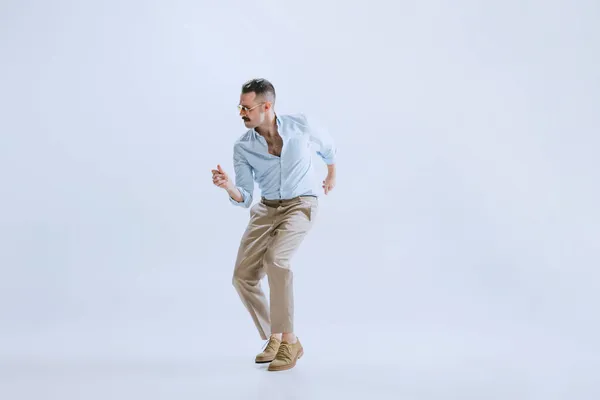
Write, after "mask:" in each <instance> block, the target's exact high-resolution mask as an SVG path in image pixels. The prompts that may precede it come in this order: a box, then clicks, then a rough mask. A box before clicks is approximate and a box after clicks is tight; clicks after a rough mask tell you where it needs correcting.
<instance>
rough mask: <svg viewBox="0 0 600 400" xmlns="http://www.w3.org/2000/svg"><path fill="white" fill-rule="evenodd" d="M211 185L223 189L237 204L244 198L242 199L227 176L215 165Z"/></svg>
mask: <svg viewBox="0 0 600 400" xmlns="http://www.w3.org/2000/svg"><path fill="white" fill-rule="evenodd" d="M212 176H213V183H214V185H215V186H217V187H220V188H221V189H225V190H226V191H227V193H228V194H229V197H231V198H232V199H234V200H235V201H237V202H238V203H240V202H242V201H243V200H244V198H243V197H242V193H241V192H240V191H239V189H238V188H237V187H235V185H234V184H233V182H232V181H231V179H229V176H227V174H226V173H225V171H223V168H221V166H220V165H217V169H213V170H212Z"/></svg>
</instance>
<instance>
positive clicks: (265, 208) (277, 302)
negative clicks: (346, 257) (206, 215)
mask: <svg viewBox="0 0 600 400" xmlns="http://www.w3.org/2000/svg"><path fill="white" fill-rule="evenodd" d="M317 209H318V200H317V198H316V197H312V196H300V197H295V198H293V199H288V200H266V199H264V198H263V199H261V202H259V203H257V204H255V205H254V206H253V207H252V208H251V209H250V221H249V223H248V227H247V228H246V230H245V232H244V234H243V236H242V239H241V242H240V246H239V249H238V254H237V259H236V262H235V268H234V272H233V286H234V287H235V288H236V290H237V292H238V294H239V296H240V298H241V300H242V302H243V303H244V305H245V306H246V309H247V310H248V312H249V313H250V316H251V317H252V320H253V321H254V324H255V325H256V328H257V329H258V333H259V335H260V337H261V338H262V339H265V340H266V339H267V338H268V337H269V336H270V335H271V333H286V332H294V292H293V272H292V269H291V259H292V256H293V255H294V253H295V252H296V250H298V247H299V246H300V243H301V242H302V240H303V239H304V237H305V236H306V234H307V233H308V231H309V230H310V228H311V227H312V225H313V222H314V218H315V216H316V213H317ZM265 274H266V275H267V277H268V281H269V293H270V301H269V302H270V307H269V304H268V303H267V298H266V296H265V294H264V292H263V290H262V289H261V284H260V281H261V279H262V278H264V276H265Z"/></svg>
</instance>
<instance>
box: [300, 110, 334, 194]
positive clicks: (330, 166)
mask: <svg viewBox="0 0 600 400" xmlns="http://www.w3.org/2000/svg"><path fill="white" fill-rule="evenodd" d="M307 124H308V134H309V137H310V141H311V142H312V143H314V144H316V145H317V154H318V155H319V157H321V159H322V160H323V162H324V163H325V164H327V176H326V177H325V180H324V181H323V190H324V191H325V194H328V193H329V191H331V190H333V188H334V187H335V161H336V154H337V147H336V145H335V142H334V140H333V138H332V136H331V135H330V134H329V132H328V131H327V130H326V129H325V128H324V127H323V126H322V125H320V124H319V123H318V122H314V121H312V120H311V121H308V119H307Z"/></svg>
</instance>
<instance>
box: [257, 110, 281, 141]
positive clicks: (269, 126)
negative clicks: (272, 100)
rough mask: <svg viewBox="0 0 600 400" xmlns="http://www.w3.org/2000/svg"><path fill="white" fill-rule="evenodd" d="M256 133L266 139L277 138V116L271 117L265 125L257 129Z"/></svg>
mask: <svg viewBox="0 0 600 400" xmlns="http://www.w3.org/2000/svg"><path fill="white" fill-rule="evenodd" d="M255 130H256V132H257V133H258V134H259V135H261V136H262V137H264V138H265V139H271V138H273V137H275V136H277V121H276V117H275V115H273V116H272V117H269V118H268V119H267V121H265V123H264V124H262V125H260V126H257V127H256V128H255Z"/></svg>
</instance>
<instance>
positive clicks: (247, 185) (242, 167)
mask: <svg viewBox="0 0 600 400" xmlns="http://www.w3.org/2000/svg"><path fill="white" fill-rule="evenodd" d="M233 170H234V173H235V186H236V187H237V188H238V190H239V191H240V193H241V194H242V198H243V200H242V201H240V202H238V201H235V199H233V198H232V197H231V196H229V201H230V202H231V203H232V204H233V205H236V206H240V207H244V208H249V207H250V204H252V194H253V192H254V177H253V175H252V166H251V165H250V164H249V163H248V161H247V160H246V158H245V157H244V155H243V154H242V149H241V148H240V146H239V145H237V144H236V145H235V146H234V147H233Z"/></svg>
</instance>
